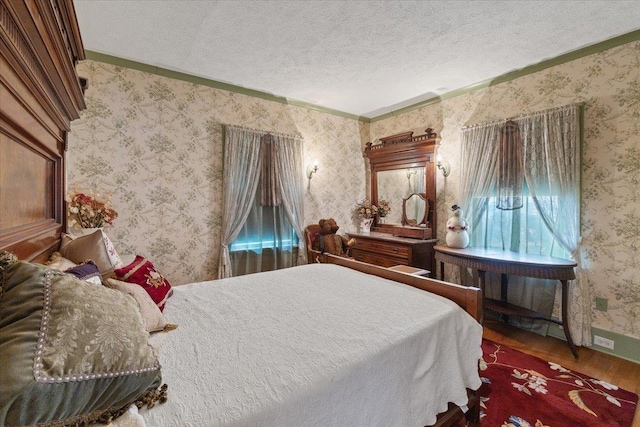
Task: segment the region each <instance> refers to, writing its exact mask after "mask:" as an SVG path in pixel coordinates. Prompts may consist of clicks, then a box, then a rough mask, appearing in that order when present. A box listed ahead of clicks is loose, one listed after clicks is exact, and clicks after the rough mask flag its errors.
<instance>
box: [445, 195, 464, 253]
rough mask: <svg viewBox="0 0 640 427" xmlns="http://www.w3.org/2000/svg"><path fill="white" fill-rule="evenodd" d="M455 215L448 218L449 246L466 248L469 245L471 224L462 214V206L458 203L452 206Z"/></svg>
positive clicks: (447, 237)
mask: <svg viewBox="0 0 640 427" xmlns="http://www.w3.org/2000/svg"><path fill="white" fill-rule="evenodd" d="M451 210H452V211H453V216H452V217H451V218H449V219H448V220H447V236H446V239H445V240H446V242H447V246H449V247H450V248H460V249H463V248H466V247H467V246H468V245H469V233H468V232H467V230H468V229H469V226H468V224H467V220H465V219H464V216H463V215H462V208H460V206H458V205H453V206H451Z"/></svg>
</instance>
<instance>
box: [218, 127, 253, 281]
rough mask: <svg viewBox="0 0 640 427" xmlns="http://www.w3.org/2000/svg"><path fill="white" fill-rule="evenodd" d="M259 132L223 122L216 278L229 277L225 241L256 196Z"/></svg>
mask: <svg viewBox="0 0 640 427" xmlns="http://www.w3.org/2000/svg"><path fill="white" fill-rule="evenodd" d="M262 135H263V133H260V132H256V131H253V130H251V129H245V128H240V127H236V126H225V133H224V166H223V168H224V169H223V172H222V176H223V179H222V199H223V200H222V232H221V234H222V236H221V238H222V250H221V253H220V263H219V266H218V278H224V277H231V276H232V275H233V273H232V271H231V258H230V256H229V245H230V244H231V242H233V241H234V240H235V239H236V237H238V234H239V233H240V230H241V229H242V226H243V225H244V223H245V221H246V220H247V217H248V216H249V212H250V211H251V206H252V205H253V201H254V199H255V197H256V189H257V188H258V182H259V181H258V177H259V176H260V166H261V164H262V163H261V162H262V158H261V157H260V138H261V137H262Z"/></svg>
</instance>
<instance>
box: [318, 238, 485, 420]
mask: <svg viewBox="0 0 640 427" xmlns="http://www.w3.org/2000/svg"><path fill="white" fill-rule="evenodd" d="M309 254H310V255H311V257H310V258H309V259H310V260H313V261H316V262H321V263H329V264H336V265H341V266H344V267H348V268H352V269H354V270H358V271H361V272H363V273H367V274H373V275H375V276H379V277H383V278H385V279H389V280H393V281H395V282H400V283H404V284H407V285H410V286H413V287H415V288H418V289H422V290H424V291H428V292H431V293H434V294H437V295H440V296H443V297H445V298H447V299H449V300H451V301H453V302H455V303H456V304H458V305H459V306H460V307H462V309H464V310H465V311H466V312H467V313H469V314H470V315H471V316H472V317H473V318H474V319H476V320H477V321H478V322H479V323H480V324H482V320H483V317H482V292H481V291H480V289H478V288H474V287H467V286H460V285H456V284H454V283H448V282H443V281H440V280H435V279H430V278H427V277H423V276H416V275H411V274H407V273H401V272H399V271H394V270H390V269H388V268H385V267H379V266H377V265H373V264H367V263H364V262H361V261H357V260H355V259H353V258H348V257H340V256H335V255H331V254H321V253H320V252H319V251H314V250H310V251H309ZM467 395H468V396H469V402H468V403H467V406H468V408H469V410H468V411H467V412H466V413H465V412H463V411H462V410H461V409H460V408H459V407H457V406H455V405H453V404H449V409H448V410H447V411H446V412H443V413H441V414H440V415H438V420H437V421H436V423H435V424H433V426H434V427H444V426H452V425H458V424H457V423H458V421H459V420H461V419H463V418H466V421H467V422H468V424H467V425H468V426H477V425H480V396H479V394H478V392H477V391H474V390H467Z"/></svg>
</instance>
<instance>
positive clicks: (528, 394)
mask: <svg viewBox="0 0 640 427" xmlns="http://www.w3.org/2000/svg"><path fill="white" fill-rule="evenodd" d="M482 351H483V358H482V361H481V362H480V376H481V377H482V381H483V384H482V386H481V388H480V396H481V397H480V400H481V413H480V419H481V425H482V426H487V427H494V426H495V427H512V426H514V427H525V426H533V427H561V426H562V427H564V426H580V427H584V426H594V427H603V426H626V427H629V426H631V423H632V422H633V415H634V413H635V410H636V405H637V402H638V396H637V395H636V394H634V393H631V392H628V391H625V390H622V389H620V388H618V387H617V386H615V385H613V384H609V383H607V382H605V381H600V380H598V379H594V378H590V377H589V376H588V375H584V374H581V373H579V372H575V371H570V370H569V369H565V368H563V367H562V366H560V365H557V364H555V363H551V362H546V361H544V360H542V359H539V358H537V357H534V356H529V355H527V354H524V353H522V352H520V351H517V350H514V349H512V348H509V347H507V346H505V345H502V344H497V343H495V342H492V341H489V340H483V342H482Z"/></svg>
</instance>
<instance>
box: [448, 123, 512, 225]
mask: <svg viewBox="0 0 640 427" xmlns="http://www.w3.org/2000/svg"><path fill="white" fill-rule="evenodd" d="M502 123H503V122H499V123H490V124H487V125H478V126H473V127H469V128H465V129H463V130H462V156H461V158H462V162H461V165H460V166H461V169H460V170H461V172H460V173H461V177H460V188H461V193H460V203H459V204H460V206H462V209H463V211H464V213H465V215H466V217H467V221H468V222H469V223H470V225H471V231H473V230H474V229H476V228H477V226H478V224H479V222H480V221H481V219H482V216H483V214H484V212H485V211H486V204H487V200H488V198H489V197H491V195H492V192H493V190H494V188H495V185H496V182H497V168H498V145H497V144H496V141H497V138H498V135H499V134H500V126H501V125H502Z"/></svg>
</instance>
